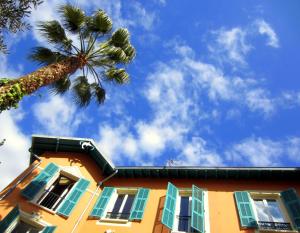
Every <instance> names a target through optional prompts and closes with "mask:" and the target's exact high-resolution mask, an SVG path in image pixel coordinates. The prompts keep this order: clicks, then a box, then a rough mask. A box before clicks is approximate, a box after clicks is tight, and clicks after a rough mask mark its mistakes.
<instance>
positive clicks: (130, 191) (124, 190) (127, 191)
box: [97, 188, 138, 227]
mask: <svg viewBox="0 0 300 233" xmlns="http://www.w3.org/2000/svg"><path fill="white" fill-rule="evenodd" d="M137 192H138V188H115V189H114V192H113V193H112V196H111V198H110V200H109V202H108V204H107V206H106V208H105V210H104V213H103V216H104V217H102V218H100V219H99V221H98V223H97V224H98V225H110V226H112V225H116V226H120V224H122V226H128V227H130V226H131V221H129V219H112V218H106V215H107V213H108V212H112V210H113V208H114V205H115V203H116V200H117V199H118V196H119V195H120V194H124V195H125V198H124V200H123V202H122V205H121V207H120V211H122V210H123V209H124V206H125V203H126V200H127V198H128V195H137Z"/></svg>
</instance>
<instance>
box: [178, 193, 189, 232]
mask: <svg viewBox="0 0 300 233" xmlns="http://www.w3.org/2000/svg"><path fill="white" fill-rule="evenodd" d="M189 203H190V202H189V197H181V198H180V211H179V221H178V230H179V231H186V232H187V231H188V230H189V220H190V216H189Z"/></svg>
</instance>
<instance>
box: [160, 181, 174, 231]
mask: <svg viewBox="0 0 300 233" xmlns="http://www.w3.org/2000/svg"><path fill="white" fill-rule="evenodd" d="M177 195H178V189H177V188H176V187H175V186H174V185H173V184H171V183H168V188H167V195H166V200H165V204H164V209H163V214H162V220H161V222H162V224H164V225H165V226H166V227H168V228H170V229H172V228H173V223H174V218H175V206H176V199H177Z"/></svg>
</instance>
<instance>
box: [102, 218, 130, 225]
mask: <svg viewBox="0 0 300 233" xmlns="http://www.w3.org/2000/svg"><path fill="white" fill-rule="evenodd" d="M99 221H100V222H106V223H120V224H126V223H128V222H129V221H128V219H112V218H101V219H100V220H99Z"/></svg>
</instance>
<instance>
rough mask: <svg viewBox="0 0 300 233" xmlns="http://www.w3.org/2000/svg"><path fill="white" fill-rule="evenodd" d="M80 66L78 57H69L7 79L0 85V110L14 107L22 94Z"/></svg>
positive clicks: (63, 75)
mask: <svg viewBox="0 0 300 233" xmlns="http://www.w3.org/2000/svg"><path fill="white" fill-rule="evenodd" d="M80 67H81V63H80V59H79V58H77V57H69V58H66V59H64V60H62V61H60V62H57V63H53V64H50V65H48V66H45V67H42V68H40V69H38V70H36V71H34V72H32V73H30V74H27V75H25V76H22V77H20V78H18V79H13V80H9V81H8V82H7V83H5V84H4V85H2V86H1V83H0V112H1V111H3V110H6V109H10V108H11V107H16V105H17V104H18V102H19V101H20V100H21V99H22V97H23V96H24V95H29V94H31V93H33V92H35V91H36V90H38V89H39V88H40V87H43V86H47V85H49V84H51V83H54V82H55V81H58V80H59V79H61V78H63V77H65V76H66V75H68V74H72V73H74V72H75V71H76V70H77V69H78V68H80Z"/></svg>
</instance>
